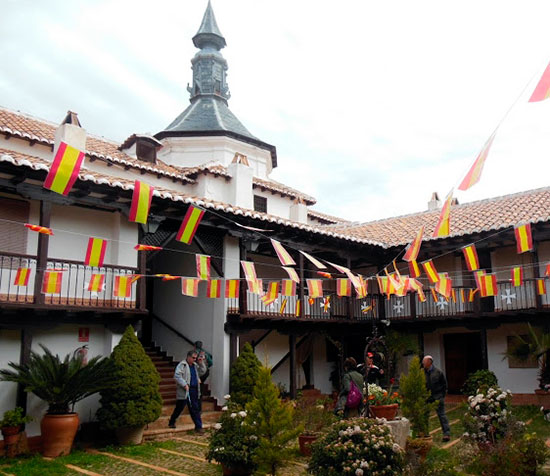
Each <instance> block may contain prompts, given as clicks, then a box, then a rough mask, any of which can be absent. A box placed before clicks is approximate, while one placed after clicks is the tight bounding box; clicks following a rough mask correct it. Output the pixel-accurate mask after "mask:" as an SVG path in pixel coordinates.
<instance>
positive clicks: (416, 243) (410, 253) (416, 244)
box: [403, 226, 424, 262]
mask: <svg viewBox="0 0 550 476" xmlns="http://www.w3.org/2000/svg"><path fill="white" fill-rule="evenodd" d="M423 234H424V227H423V226H422V227H420V230H418V233H417V234H416V238H415V239H414V240H413V241H412V243H411V244H410V245H409V246H408V248H407V251H406V252H405V256H403V260H404V261H408V262H411V261H416V258H418V253H419V251H420V245H421V244H422V235H423Z"/></svg>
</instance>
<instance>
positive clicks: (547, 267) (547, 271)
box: [544, 263, 550, 276]
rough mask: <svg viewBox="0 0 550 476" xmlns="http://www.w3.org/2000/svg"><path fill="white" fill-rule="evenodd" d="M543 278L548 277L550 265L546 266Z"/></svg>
mask: <svg viewBox="0 0 550 476" xmlns="http://www.w3.org/2000/svg"><path fill="white" fill-rule="evenodd" d="M544 275H545V276H550V263H549V264H547V265H546V269H545V270H544Z"/></svg>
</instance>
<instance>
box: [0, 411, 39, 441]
mask: <svg viewBox="0 0 550 476" xmlns="http://www.w3.org/2000/svg"><path fill="white" fill-rule="evenodd" d="M23 413H24V412H23V409H22V408H21V407H16V408H15V409H13V410H7V411H6V412H4V415H3V416H2V419H1V420H0V430H1V431H2V436H3V437H4V444H5V445H15V444H16V443H17V442H18V441H19V436H20V434H21V430H22V428H23V425H24V424H25V423H28V422H30V421H31V420H32V417H30V416H28V415H27V416H24V415H23Z"/></svg>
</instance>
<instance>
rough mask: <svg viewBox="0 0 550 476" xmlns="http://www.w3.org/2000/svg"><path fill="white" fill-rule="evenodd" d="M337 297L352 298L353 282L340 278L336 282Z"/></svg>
mask: <svg viewBox="0 0 550 476" xmlns="http://www.w3.org/2000/svg"><path fill="white" fill-rule="evenodd" d="M336 295H337V296H340V297H342V296H351V281H350V280H349V279H345V278H338V279H337V280H336Z"/></svg>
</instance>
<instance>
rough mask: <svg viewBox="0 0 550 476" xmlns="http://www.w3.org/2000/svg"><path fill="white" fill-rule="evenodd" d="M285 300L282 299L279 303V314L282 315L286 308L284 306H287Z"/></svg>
mask: <svg viewBox="0 0 550 476" xmlns="http://www.w3.org/2000/svg"><path fill="white" fill-rule="evenodd" d="M287 301H288V300H287V299H286V298H284V299H283V300H282V301H281V307H279V314H283V313H284V312H285V308H286V304H287Z"/></svg>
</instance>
